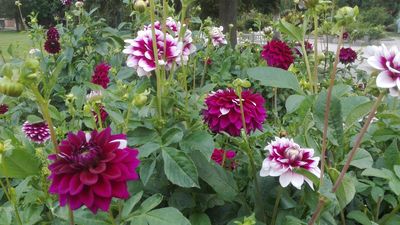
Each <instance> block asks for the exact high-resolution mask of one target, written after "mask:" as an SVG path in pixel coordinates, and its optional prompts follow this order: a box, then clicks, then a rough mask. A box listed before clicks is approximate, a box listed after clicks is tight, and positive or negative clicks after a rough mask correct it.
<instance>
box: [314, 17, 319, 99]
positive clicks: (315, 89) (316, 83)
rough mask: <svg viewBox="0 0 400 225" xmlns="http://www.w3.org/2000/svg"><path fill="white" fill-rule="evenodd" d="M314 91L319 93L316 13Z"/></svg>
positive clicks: (315, 21) (316, 18) (316, 21)
mask: <svg viewBox="0 0 400 225" xmlns="http://www.w3.org/2000/svg"><path fill="white" fill-rule="evenodd" d="M314 13H315V15H314V79H313V82H314V91H315V93H317V92H318V65H319V61H318V15H317V13H316V12H314Z"/></svg>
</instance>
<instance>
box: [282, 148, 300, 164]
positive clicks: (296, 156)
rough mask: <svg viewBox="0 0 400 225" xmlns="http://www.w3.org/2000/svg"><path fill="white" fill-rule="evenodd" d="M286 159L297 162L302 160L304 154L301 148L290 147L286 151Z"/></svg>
mask: <svg viewBox="0 0 400 225" xmlns="http://www.w3.org/2000/svg"><path fill="white" fill-rule="evenodd" d="M285 157H286V158H287V159H289V160H290V161H295V160H300V159H301V158H302V157H303V154H302V151H301V150H300V149H299V148H295V147H290V148H288V149H286V150H285Z"/></svg>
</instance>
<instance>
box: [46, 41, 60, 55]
mask: <svg viewBox="0 0 400 225" xmlns="http://www.w3.org/2000/svg"><path fill="white" fill-rule="evenodd" d="M44 49H45V50H46V51H47V52H48V53H49V54H53V55H54V54H57V53H59V52H60V51H61V45H60V42H58V40H55V39H47V40H46V42H45V43H44Z"/></svg>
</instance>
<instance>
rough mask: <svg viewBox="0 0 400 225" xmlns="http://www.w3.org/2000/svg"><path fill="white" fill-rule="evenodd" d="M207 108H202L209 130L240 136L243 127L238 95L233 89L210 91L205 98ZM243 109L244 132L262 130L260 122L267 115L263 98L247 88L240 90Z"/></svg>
mask: <svg viewBox="0 0 400 225" xmlns="http://www.w3.org/2000/svg"><path fill="white" fill-rule="evenodd" d="M205 103H206V105H207V109H205V110H203V117H204V121H205V122H207V123H208V126H209V128H210V129H211V131H213V132H216V133H220V132H226V133H228V134H230V135H232V136H240V130H241V129H242V128H243V124H242V119H241V118H242V117H241V113H240V104H239V97H238V96H237V94H236V93H235V91H234V90H233V89H226V90H218V91H216V92H213V93H211V94H210V95H208V97H207V98H206V100H205ZM242 103H243V111H244V116H245V124H246V128H247V130H246V132H247V133H248V134H249V133H250V132H252V131H255V130H256V129H259V130H262V123H263V122H264V120H265V118H266V117H267V114H266V111H265V108H264V103H265V100H264V98H263V97H262V96H261V95H260V94H257V93H252V92H251V91H249V90H245V91H243V92H242Z"/></svg>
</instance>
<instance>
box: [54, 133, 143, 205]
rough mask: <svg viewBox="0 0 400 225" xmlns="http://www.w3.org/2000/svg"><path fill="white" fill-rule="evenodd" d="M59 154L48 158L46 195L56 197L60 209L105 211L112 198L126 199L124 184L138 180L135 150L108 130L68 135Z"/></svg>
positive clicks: (119, 136)
mask: <svg viewBox="0 0 400 225" xmlns="http://www.w3.org/2000/svg"><path fill="white" fill-rule="evenodd" d="M59 151H60V153H58V154H53V155H50V156H49V159H50V160H51V161H53V162H52V163H51V164H50V165H49V169H50V171H51V174H50V176H49V179H50V180H51V185H50V188H49V192H50V193H51V194H57V195H58V196H59V199H60V206H65V205H67V204H68V205H69V206H70V207H71V209H72V210H76V209H78V208H80V207H81V206H83V205H85V206H86V207H87V208H89V209H90V210H91V211H92V212H93V213H97V211H98V210H99V209H101V210H103V211H108V210H109V207H110V203H111V199H112V198H113V197H115V198H120V199H127V198H129V192H128V187H127V181H129V180H137V179H139V176H138V174H137V173H136V168H137V167H138V165H139V163H140V161H139V159H138V158H137V156H138V150H137V149H132V148H129V147H127V140H126V136H125V135H123V134H116V135H112V134H111V129H110V128H106V129H104V130H102V131H101V132H98V131H96V130H95V131H92V132H91V133H84V132H83V131H78V133H76V134H74V133H69V134H68V136H67V139H65V140H63V141H62V142H61V143H60V145H59Z"/></svg>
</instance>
